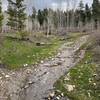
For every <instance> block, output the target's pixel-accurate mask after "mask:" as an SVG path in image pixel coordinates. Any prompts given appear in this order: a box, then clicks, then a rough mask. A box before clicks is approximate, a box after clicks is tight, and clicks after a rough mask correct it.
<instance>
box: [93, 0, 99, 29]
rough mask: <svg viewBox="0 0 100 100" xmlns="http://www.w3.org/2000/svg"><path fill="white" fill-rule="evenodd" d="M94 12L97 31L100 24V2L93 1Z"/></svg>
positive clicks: (97, 0)
mask: <svg viewBox="0 0 100 100" xmlns="http://www.w3.org/2000/svg"><path fill="white" fill-rule="evenodd" d="M92 12H93V19H94V22H95V29H97V28H98V22H100V2H99V0H93V4H92Z"/></svg>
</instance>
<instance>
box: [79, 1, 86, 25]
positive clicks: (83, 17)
mask: <svg viewBox="0 0 100 100" xmlns="http://www.w3.org/2000/svg"><path fill="white" fill-rule="evenodd" d="M79 12H80V21H81V22H82V25H83V26H84V25H85V24H86V23H85V18H86V16H85V12H84V4H83V1H82V0H81V1H80V3H79Z"/></svg>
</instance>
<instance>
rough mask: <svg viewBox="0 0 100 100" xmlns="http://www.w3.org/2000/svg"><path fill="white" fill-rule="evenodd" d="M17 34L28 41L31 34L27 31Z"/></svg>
mask: <svg viewBox="0 0 100 100" xmlns="http://www.w3.org/2000/svg"><path fill="white" fill-rule="evenodd" d="M16 34H18V35H19V36H20V38H21V39H27V37H28V36H29V33H28V32H26V31H20V32H17V33H16Z"/></svg>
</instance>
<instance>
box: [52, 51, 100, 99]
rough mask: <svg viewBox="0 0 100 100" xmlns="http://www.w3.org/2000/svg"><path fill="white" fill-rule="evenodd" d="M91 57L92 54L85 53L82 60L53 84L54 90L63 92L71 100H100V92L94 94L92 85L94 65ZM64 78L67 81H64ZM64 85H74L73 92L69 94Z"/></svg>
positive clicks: (93, 81) (94, 86)
mask: <svg viewBox="0 0 100 100" xmlns="http://www.w3.org/2000/svg"><path fill="white" fill-rule="evenodd" d="M92 56H93V54H92V52H90V51H87V52H86V54H85V57H84V59H82V61H81V62H80V63H78V64H77V65H76V66H75V67H74V68H72V69H71V70H70V71H69V73H67V74H66V75H64V76H62V77H61V78H60V79H59V80H58V81H57V82H56V83H55V85H54V86H55V87H56V89H57V90H60V91H62V92H64V94H65V95H67V96H68V97H69V98H70V99H71V100H100V97H99V96H100V92H96V90H95V88H96V85H94V83H96V81H95V80H94V77H93V75H94V74H95V71H96V65H95V64H94V63H93V61H92V60H93V59H92V58H93V57H92ZM66 77H67V78H69V80H65V79H66ZM65 84H68V85H75V88H74V90H73V91H70V92H69V91H68V90H67V89H66V87H65Z"/></svg>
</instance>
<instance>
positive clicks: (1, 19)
mask: <svg viewBox="0 0 100 100" xmlns="http://www.w3.org/2000/svg"><path fill="white" fill-rule="evenodd" d="M2 21H3V14H2V3H1V0H0V32H1V31H2Z"/></svg>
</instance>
